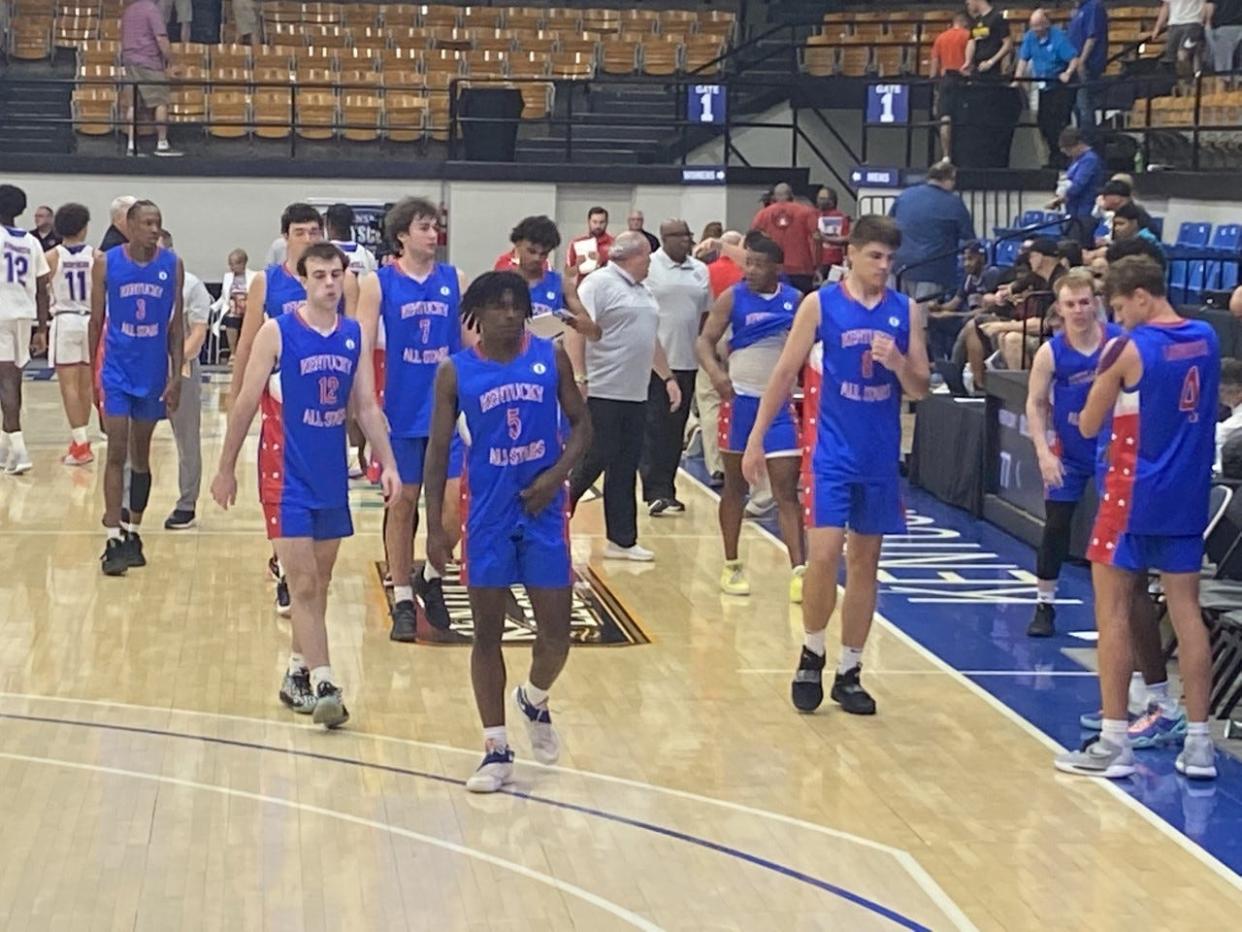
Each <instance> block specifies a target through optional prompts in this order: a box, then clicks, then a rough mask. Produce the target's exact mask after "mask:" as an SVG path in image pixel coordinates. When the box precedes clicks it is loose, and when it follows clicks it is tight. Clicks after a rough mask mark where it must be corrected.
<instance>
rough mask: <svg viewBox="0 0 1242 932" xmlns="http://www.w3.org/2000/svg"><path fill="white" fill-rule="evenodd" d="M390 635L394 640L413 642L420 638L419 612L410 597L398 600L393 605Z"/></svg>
mask: <svg viewBox="0 0 1242 932" xmlns="http://www.w3.org/2000/svg"><path fill="white" fill-rule="evenodd" d="M388 637H389V639H390V640H393V641H403V642H405V643H407V644H412V643H414V642H415V641H416V640H418V612H416V611H415V610H414V603H413V602H411V601H410V600H409V599H404V600H402V601H400V602H397V603H395V604H394V605H393V607H392V631H391V632H389V634H388Z"/></svg>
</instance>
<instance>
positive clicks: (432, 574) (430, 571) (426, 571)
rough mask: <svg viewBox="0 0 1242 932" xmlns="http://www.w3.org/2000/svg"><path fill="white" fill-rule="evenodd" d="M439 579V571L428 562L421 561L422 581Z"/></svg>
mask: <svg viewBox="0 0 1242 932" xmlns="http://www.w3.org/2000/svg"><path fill="white" fill-rule="evenodd" d="M439 578H440V572H439V570H437V569H436V568H435V567H434V566H432V565H431V561H430V560H424V561H423V579H425V580H427V582H431V581H432V580H433V579H439Z"/></svg>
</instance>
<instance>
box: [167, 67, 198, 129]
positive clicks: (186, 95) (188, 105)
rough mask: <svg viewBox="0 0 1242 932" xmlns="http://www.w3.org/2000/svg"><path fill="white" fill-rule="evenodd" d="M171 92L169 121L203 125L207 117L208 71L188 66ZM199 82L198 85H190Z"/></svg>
mask: <svg viewBox="0 0 1242 932" xmlns="http://www.w3.org/2000/svg"><path fill="white" fill-rule="evenodd" d="M177 77H178V79H179V80H180V81H181V82H185V83H179V84H175V85H173V87H172V88H171V89H170V92H169V103H168V121H169V122H170V123H202V122H203V121H204V119H206V117H207V87H206V86H205V84H204V83H202V82H204V81H205V80H206V78H207V71H206V69H205V68H203V67H201V66H199V65H186V66H185V67H184V68H183V69H182V72H181V74H179V75H178V76H177ZM190 82H198V83H190Z"/></svg>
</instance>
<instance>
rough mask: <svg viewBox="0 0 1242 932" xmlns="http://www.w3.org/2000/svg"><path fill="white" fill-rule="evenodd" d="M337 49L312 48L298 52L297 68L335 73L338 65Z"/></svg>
mask: <svg viewBox="0 0 1242 932" xmlns="http://www.w3.org/2000/svg"><path fill="white" fill-rule="evenodd" d="M337 53H338V50H337V49H333V48H325V47H323V46H311V47H310V48H305V49H298V50H297V66H298V67H299V68H301V67H315V68H324V69H326V70H328V71H335V70H336V65H337Z"/></svg>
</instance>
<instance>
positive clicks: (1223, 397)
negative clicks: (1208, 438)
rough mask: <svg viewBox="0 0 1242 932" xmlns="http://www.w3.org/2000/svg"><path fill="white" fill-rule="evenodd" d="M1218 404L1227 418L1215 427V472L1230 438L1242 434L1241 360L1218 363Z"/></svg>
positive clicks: (1224, 360)
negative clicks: (1227, 415) (1225, 409)
mask: <svg viewBox="0 0 1242 932" xmlns="http://www.w3.org/2000/svg"><path fill="white" fill-rule="evenodd" d="M1220 403H1221V405H1222V406H1223V407H1226V408H1228V409H1229V417H1227V418H1225V419H1224V420H1223V421H1220V422H1219V423H1218V424H1217V425H1216V471H1217V472H1221V471H1222V470H1221V451H1222V449H1223V448H1224V446H1225V442H1226V441H1227V440H1229V438H1230V437H1234V436H1237V435H1239V433H1242V360H1239V359H1234V358H1232V357H1226V358H1224V359H1222V360H1221V361H1220Z"/></svg>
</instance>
